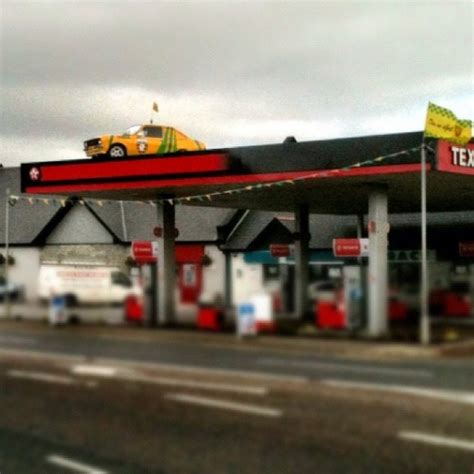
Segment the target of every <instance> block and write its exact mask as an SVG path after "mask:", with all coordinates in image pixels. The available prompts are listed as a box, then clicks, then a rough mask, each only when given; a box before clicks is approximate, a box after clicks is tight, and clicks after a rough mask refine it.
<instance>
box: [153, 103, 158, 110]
mask: <svg viewBox="0 0 474 474" xmlns="http://www.w3.org/2000/svg"><path fill="white" fill-rule="evenodd" d="M152 108H153V111H154V112H158V104H157V103H156V102H153V107H152Z"/></svg>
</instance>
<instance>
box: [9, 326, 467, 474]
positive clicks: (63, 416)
mask: <svg viewBox="0 0 474 474" xmlns="http://www.w3.org/2000/svg"><path fill="white" fill-rule="evenodd" d="M0 331H1V332H0V413H1V416H0V472H1V473H2V474H5V473H56V472H57V473H61V472H63V473H67V472H86V473H93V472H95V473H96V474H97V473H100V472H108V473H208V472H209V473H234V472H235V473H257V472H258V473H260V472H268V473H306V472H307V473H315V472H318V473H319V472H320V473H326V472H327V473H347V472H349V473H352V472H355V473H359V472H360V473H371V472H373V473H380V472H384V473H400V472H404V473H424V472H426V473H437V472H439V473H451V472H452V473H464V472H466V473H472V472H473V469H474V372H473V370H474V369H473V365H474V364H473V359H472V358H471V359H460V360H440V359H427V358H424V359H418V358H417V357H411V358H406V357H404V358H399V360H397V359H396V358H394V357H392V358H391V360H377V359H372V360H371V359H370V358H367V357H365V358H364V359H362V358H358V357H356V355H353V356H352V357H351V359H350V360H348V359H347V358H341V357H337V356H336V355H334V354H331V355H324V354H322V353H321V351H318V350H311V345H308V344H302V345H301V347H299V346H298V345H297V344H296V346H295V345H293V344H292V345H289V344H287V342H286V341H284V340H282V343H281V344H280V345H279V344H273V345H272V346H271V347H267V346H265V345H262V344H260V343H259V342H258V341H253V342H252V341H250V342H245V343H243V344H240V345H239V344H230V343H229V340H228V338H226V337H219V336H207V335H200V334H196V335H193V334H184V335H182V334H179V333H176V332H162V333H160V334H153V335H150V333H147V332H144V331H137V333H136V334H133V333H130V331H128V332H127V333H126V334H125V336H124V337H122V336H121V334H120V331H117V330H114V331H111V332H110V334H109V333H108V332H107V331H106V330H100V331H99V330H97V331H95V330H93V329H87V330H86V329H83V328H81V329H67V330H62V329H59V330H56V331H54V330H50V329H45V328H38V327H37V328H31V329H30V328H25V327H24V326H21V327H20V326H18V327H17V328H16V327H14V326H12V325H8V326H0ZM314 344H315V346H316V345H317V344H318V342H317V341H315V342H314ZM341 347H342V346H341Z"/></svg>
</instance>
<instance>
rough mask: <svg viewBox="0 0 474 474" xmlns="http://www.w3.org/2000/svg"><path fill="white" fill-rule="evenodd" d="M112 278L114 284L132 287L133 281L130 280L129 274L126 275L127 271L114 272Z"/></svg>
mask: <svg viewBox="0 0 474 474" xmlns="http://www.w3.org/2000/svg"><path fill="white" fill-rule="evenodd" d="M111 278H112V284H113V285H120V286H125V287H126V288H130V287H131V286H132V282H131V281H130V278H128V276H127V275H125V273H122V272H112V274H111Z"/></svg>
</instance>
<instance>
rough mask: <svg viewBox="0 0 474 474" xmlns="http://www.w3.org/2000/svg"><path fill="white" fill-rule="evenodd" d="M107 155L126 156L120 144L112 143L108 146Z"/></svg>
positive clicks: (113, 156)
mask: <svg viewBox="0 0 474 474" xmlns="http://www.w3.org/2000/svg"><path fill="white" fill-rule="evenodd" d="M108 155H109V157H110V158H124V157H125V156H127V151H126V150H125V147H123V146H122V145H112V146H111V147H110V148H109V153H108Z"/></svg>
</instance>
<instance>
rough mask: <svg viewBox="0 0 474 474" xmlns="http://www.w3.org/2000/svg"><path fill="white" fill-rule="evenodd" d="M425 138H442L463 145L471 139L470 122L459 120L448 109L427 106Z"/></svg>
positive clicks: (432, 105) (430, 104)
mask: <svg viewBox="0 0 474 474" xmlns="http://www.w3.org/2000/svg"><path fill="white" fill-rule="evenodd" d="M425 137H432V138H443V139H445V140H449V141H451V142H454V143H457V144H458V145H465V144H466V143H467V142H468V141H469V140H470V139H471V137H472V122H471V120H460V119H458V118H457V117H456V115H454V114H453V112H451V110H449V109H445V108H444V107H440V106H439V105H436V104H432V103H431V102H430V103H429V104H428V111H427V113H426V123H425Z"/></svg>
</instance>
